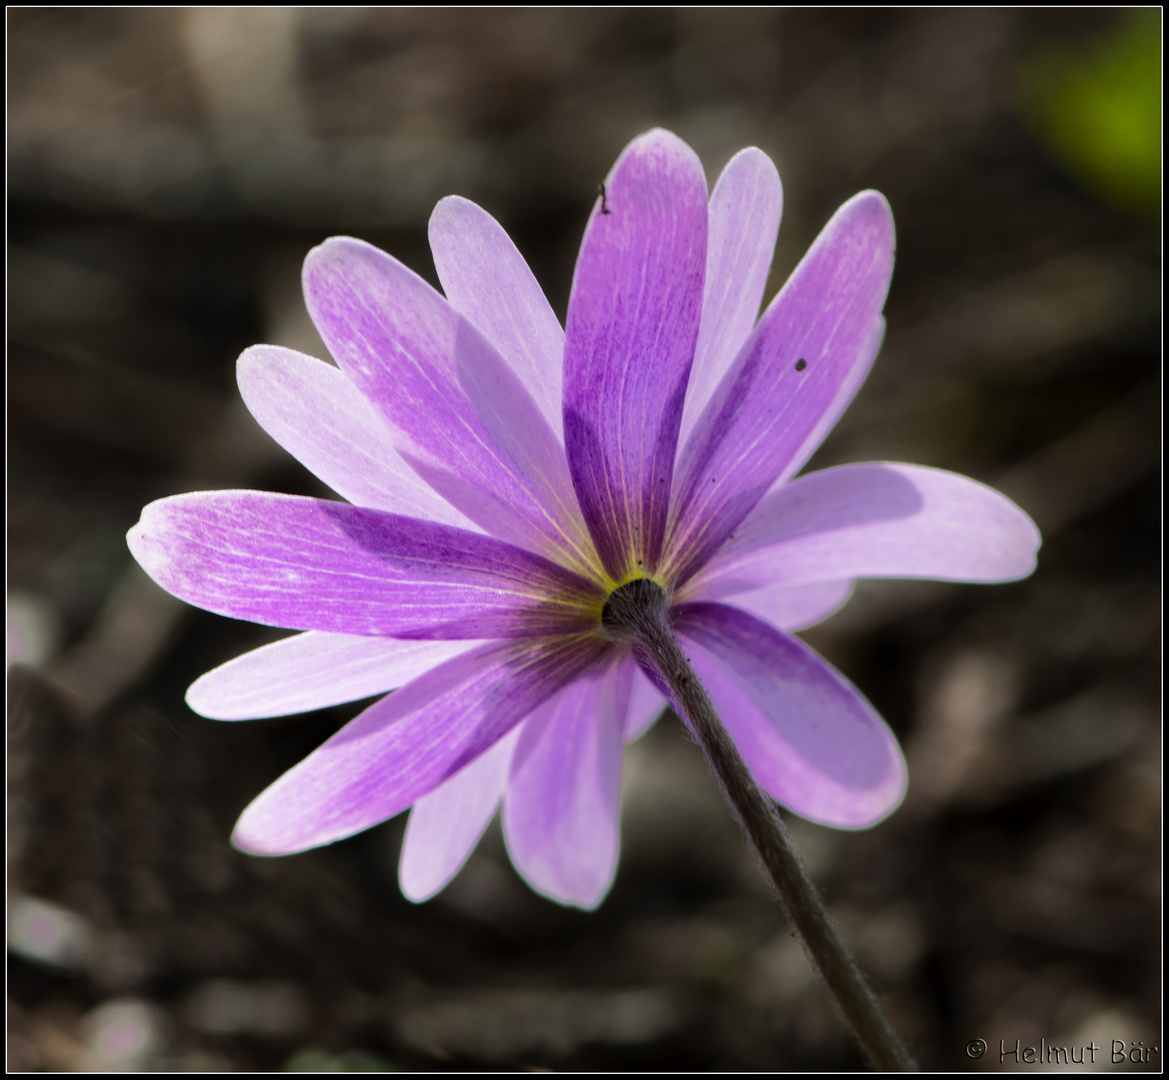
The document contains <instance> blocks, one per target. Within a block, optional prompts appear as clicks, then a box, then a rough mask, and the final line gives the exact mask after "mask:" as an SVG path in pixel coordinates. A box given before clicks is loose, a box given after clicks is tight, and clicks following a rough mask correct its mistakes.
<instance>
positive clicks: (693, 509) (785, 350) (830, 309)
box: [666, 191, 893, 582]
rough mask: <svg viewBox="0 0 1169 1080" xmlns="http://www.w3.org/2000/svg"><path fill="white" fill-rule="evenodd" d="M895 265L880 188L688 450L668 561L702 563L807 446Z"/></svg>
mask: <svg viewBox="0 0 1169 1080" xmlns="http://www.w3.org/2000/svg"><path fill="white" fill-rule="evenodd" d="M892 272H893V219H892V217H891V216H890V213H889V205H888V203H886V202H885V199H884V198H883V197H882V196H881V195H879V194H878V193H877V192H875V191H867V192H862V193H861V194H860V195H857V196H856V197H854V198H853V199H850V200H849V201H848V202H847V203H845V204H844V206H842V207H841V208H840V209H839V210H838V211H837V212H836V214H835V216H834V217H833V218H832V220H831V221H830V222H829V223H828V224H827V225H826V226H825V228H824V231H823V232H822V233H821V234H820V235H819V237H817V239H816V242H815V243H814V244H813V245H812V247H811V248H810V249H809V251H808V253H807V254H806V255H805V256H804V258H803V260H802V261H801V262H800V265H799V266H797V267H796V269H795V272H794V273H793V274H792V276H791V278H789V279H788V282H787V284H786V285H784V287H783V289H781V290H780V293H779V295H778V296H777V297H776V298H775V300H774V301H773V302H772V304H771V306H770V307H769V308H768V309H767V311H766V312H765V313H764V315H763V317H762V319H760V320H759V325H758V326H757V327H756V328H755V331H754V333H753V334H752V336H751V337H750V339H748V342H747V344H746V345H745V346H744V347H743V349H742V350H741V351H740V352H739V355H738V358H737V359H736V360H735V362H734V363H733V364H732V365H731V367H730V370H729V371H728V372H727V374H726V376H725V378H724V379H723V381H722V382H721V383H720V384H719V386H718V389H717V390H716V391H715V393H714V396H713V397H712V398H711V399H710V404H709V405H708V406H707V407H706V409H705V411H704V412H703V414H702V416H701V417H700V418H699V420H698V422H697V424H696V425H695V428H694V433H693V435H691V437H690V441H689V442H688V443H687V444H686V446H685V448H684V449H683V451H682V453H681V455H680V456H679V460H678V471H677V492H676V497H675V502H674V505H673V508H672V510H671V518H670V522H671V524H670V535H669V541H668V545H669V547H668V556H667V559H666V566H667V570H668V572H669V573H670V574H671V575H672V576H673V577H674V578H675V580H676V581H679V582H681V581H684V580H685V579H686V578H687V577H689V576H690V575H691V574H692V573H694V572H695V571H696V570H697V569H698V568H699V567H700V566H701V565H702V564H703V563H704V562H705V561H706V560H707V559H708V558H709V557H710V556H711V555H712V554H713V553H714V552H715V550H717V548H718V547H719V546H720V545H721V544H722V542H723V541H724V540H725V539H726V538H727V537H728V536H729V535H730V534H731V532H732V531H733V530H734V528H735V526H737V525H738V524H739V522H740V521H742V520H743V518H744V517H746V515H747V514H748V512H750V510H751V508H752V507H754V505H755V504H756V503H757V502H758V501H759V499H760V498H762V496H763V494H764V492H765V491H766V490H767V489H768V488H769V487H770V486H771V484H772V483H773V482H774V480H775V478H776V477H777V476H778V475H779V474H780V473H781V472H782V471H783V468H784V467H785V466H786V465H788V464H789V462H791V460H792V459H793V458H794V457H795V456H796V455H797V454H798V453H800V452H801V451H802V450H803V449H804V448H805V447H806V445H807V443H808V439H809V436H810V435H812V434H813V433H814V432H815V431H816V429H817V426H818V424H819V421H820V420H821V418H822V417H823V416H824V414H825V413H826V412H828V411H830V410H831V408H832V406H833V403H834V402H836V401H837V399H838V395H839V392H840V388H841V385H842V384H843V383H845V382H847V381H848V380H849V378H850V375H852V373H854V372H855V370H856V367H857V356H858V354H860V353H864V352H865V351H866V350H867V349H869V348H870V347H871V343H872V336H873V327H874V325H875V323H876V319H877V316H878V315H879V314H880V311H881V306H882V305H883V304H884V302H885V294H886V293H887V292H888V289H889V278H890V275H891V274H892Z"/></svg>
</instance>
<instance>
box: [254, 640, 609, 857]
mask: <svg viewBox="0 0 1169 1080" xmlns="http://www.w3.org/2000/svg"><path fill="white" fill-rule="evenodd" d="M603 648H604V646H603V644H598V643H597V642H595V641H593V640H590V639H576V638H554V639H544V640H542V641H539V642H534V643H533V642H493V643H492V644H490V645H484V646H481V647H480V648H478V649H474V650H472V651H471V652H468V653H464V654H463V655H462V656H457V657H455V658H454V659H453V660H448V661H447V662H446V663H445V664H443V665H441V666H440V667H437V668H435V669H434V670H432V671H429V672H427V673H426V674H425V675H422V676H420V677H419V678H417V679H415V680H414V681H413V682H412V683H409V684H407V685H406V686H404V687H402V688H401V689H400V690H398V691H396V692H395V693H393V694H390V695H389V696H388V697H384V698H382V699H381V701H379V702H377V703H376V704H374V705H371V706H370V707H369V708H368V709H366V710H365V711H364V712H363V713H361V714H360V715H359V716H357V717H356V718H355V719H354V720H352V721H350V722H349V723H348V724H346V725H345V727H343V728H342V729H341V730H340V731H338V732H337V734H336V735H334V736H332V738H330V739H328V740H327V741H326V742H325V743H323V744H322V745H321V746H319V747H318V748H317V749H316V750H314V751H313V752H312V753H311V754H309V756H308V757H307V758H305V759H304V761H302V762H301V763H300V764H299V765H296V766H294V767H293V768H292V769H290V770H289V771H288V772H286V773H285V774H284V775H283V776H282V777H280V779H279V780H277V781H276V782H275V783H274V784H272V785H271V786H270V787H269V788H267V790H265V791H264V792H262V793H261V794H260V795H259V796H258V797H257V798H256V799H255V800H254V801H253V802H252V803H251V804H250V805H249V806H248V807H247V809H245V810H244V812H243V815H242V816H241V817H240V819H239V822H238V824H237V825H236V827H235V833H234V834H233V837H232V842H233V843H234V844H235V845H236V847H238V848H240V849H241V850H243V851H250V852H252V853H253V854H256V855H290V854H292V853H293V852H296V851H305V850H306V849H308V848H312V847H319V846H320V845H321V844H331V843H333V842H334V841H335V840H341V839H343V838H344V837H346V836H352V835H353V834H354V833H358V832H361V831H362V830H363V829H368V828H369V827H370V826H371V825H376V824H377V823H378V822H380V821H385V820H386V819H387V818H390V817H393V816H394V815H395V814H397V813H398V812H399V811H401V810H405V809H406V807H408V806H410V805H411V804H412V803H414V802H415V801H417V800H418V799H419V798H421V797H422V796H423V795H425V794H426V793H427V792H429V791H432V790H433V789H434V788H435V787H437V786H438V785H439V784H440V783H442V782H443V781H444V780H446V779H447V778H448V777H451V776H453V775H454V774H455V773H456V772H458V771H459V770H460V769H462V768H463V767H464V766H465V765H467V764H469V763H470V762H472V761H474V760H475V759H476V758H477V757H478V756H479V755H480V754H482V753H484V752H485V751H486V750H488V749H489V748H490V747H491V746H493V745H494V744H495V743H496V742H497V741H498V740H499V739H501V738H502V737H503V736H504V735H506V734H507V733H508V731H510V730H511V729H512V728H513V727H514V726H515V725H516V724H517V723H519V721H521V720H522V719H523V718H524V717H525V716H527V715H528V713H530V712H531V711H532V710H533V709H534V708H536V707H537V706H539V705H540V704H542V703H543V702H544V701H546V700H547V699H548V698H549V697H551V696H552V695H553V694H555V693H556V692H557V691H558V690H560V689H561V687H563V686H565V685H566V684H567V683H570V682H572V681H573V680H574V679H576V678H578V677H579V676H580V675H581V674H582V673H583V672H585V671H587V670H588V668H589V667H590V666H591V665H592V664H594V663H595V662H596V661H597V660H598V658H599V656H600V653H601V651H602V650H603Z"/></svg>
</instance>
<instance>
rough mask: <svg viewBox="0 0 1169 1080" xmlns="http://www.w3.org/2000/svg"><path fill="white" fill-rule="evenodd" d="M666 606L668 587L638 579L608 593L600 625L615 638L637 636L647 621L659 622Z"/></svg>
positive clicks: (646, 579)
mask: <svg viewBox="0 0 1169 1080" xmlns="http://www.w3.org/2000/svg"><path fill="white" fill-rule="evenodd" d="M665 606H666V590H665V589H663V588H662V587H661V586H660V585H659V584H658V583H657V582H656V581H651V580H650V579H649V578H636V579H634V580H633V581H627V582H626V583H625V584H624V585H622V586H621V587H620V588H618V589H614V590H613V592H612V593H610V594H609V599H608V600H606V601H605V606H604V607H603V608H602V609H601V625H602V626H603V627H604V628H605V629H606V630H607V631H608V632H609V633H610V634H611V635H612V636H613V637H616V638H622V639H624V638H630V637H635V636H637V631H638V629H639V628H640V627H641V626H642V625H643V624H645V623H646V622H647V621H649V622H653V623H654V624H657V623H658V622H659V621H660V619H661V616H662V609H663V608H664V607H665Z"/></svg>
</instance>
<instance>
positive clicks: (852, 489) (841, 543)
mask: <svg viewBox="0 0 1169 1080" xmlns="http://www.w3.org/2000/svg"><path fill="white" fill-rule="evenodd" d="M1039 544H1040V537H1039V530H1038V529H1036V528H1035V524H1034V522H1032V521H1031V519H1030V518H1029V517H1028V516H1027V515H1026V514H1025V513H1024V512H1023V511H1022V510H1020V509H1019V507H1017V506H1016V505H1015V504H1014V503H1013V502H1011V500H1010V499H1008V498H1007V497H1006V496H1005V495H1000V494H999V493H998V492H997V491H995V490H994V489H992V488H989V487H987V486H986V485H985V484H980V483H978V481H976V480H971V479H970V478H969V477H965V476H959V475H957V474H956V473H952V472H946V471H944V470H942V469H929V468H926V467H924V466H921V465H899V464H895V463H891V462H881V463H873V464H861V465H841V466H838V467H836V468H833V469H824V470H822V471H821V472H814V473H809V474H808V475H807V476H804V477H801V478H800V479H799V480H795V481H793V482H792V483H790V484H787V485H785V486H784V487H781V488H778V489H776V490H775V491H773V492H771V493H770V494H769V495H768V496H767V497H766V498H765V499H764V500H763V501H762V502H761V503H760V504H759V505H758V506H757V507H756V508H755V510H754V511H753V512H752V513H751V514H749V515H748V516H747V518H746V519H745V520H744V521H743V522H742V523H741V524H740V525H739V527H738V528H737V529H736V530H735V534H734V537H733V538H732V539H730V540H728V541H727V543H726V544H725V545H724V546H723V548H722V549H721V550H720V551H719V552H718V554H717V555H715V557H714V558H713V559H712V560H711V562H710V563H709V564H708V565H707V566H706V567H705V568H704V569H703V570H702V572H701V574H700V575H699V576H700V578H701V581H702V582H703V583H704V585H705V587H706V588H708V589H713V590H715V591H716V592H717V594H719V595H727V593H726V591H725V590H726V584H725V583H726V582H730V581H740V582H742V581H749V580H756V581H772V582H787V583H796V582H814V581H833V580H839V579H840V578H845V577H901V578H936V579H939V580H943V581H968V582H990V581H1014V580H1016V579H1018V578H1022V577H1026V576H1027V575H1028V574H1030V573H1031V572H1032V570H1034V569H1035V554H1036V552H1037V551H1038V550H1039ZM712 595H713V594H712Z"/></svg>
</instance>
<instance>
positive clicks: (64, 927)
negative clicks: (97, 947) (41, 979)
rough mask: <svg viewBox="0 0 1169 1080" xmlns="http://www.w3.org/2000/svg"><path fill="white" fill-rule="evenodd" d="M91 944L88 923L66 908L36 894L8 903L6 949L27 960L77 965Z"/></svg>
mask: <svg viewBox="0 0 1169 1080" xmlns="http://www.w3.org/2000/svg"><path fill="white" fill-rule="evenodd" d="M91 945H92V933H91V931H90V928H89V924H88V923H87V922H86V921H85V920H84V919H83V918H82V917H81V916H80V915H76V914H74V913H73V912H72V911H69V910H67V909H66V908H63V907H59V906H58V905H57V904H51V903H49V902H48V901H47V900H39V899H37V898H36V897H35V896H13V897H11V898H10V899H9V903H8V949H9V951H10V952H13V953H16V955H17V956H22V957H24V958H25V959H26V960H35V961H38V962H40V963H43V964H52V965H53V966H55V967H63V968H77V967H80V966H81V965H82V964H83V962H84V960H85V958H86V956H87V955H88V953H89V950H90V947H91Z"/></svg>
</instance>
